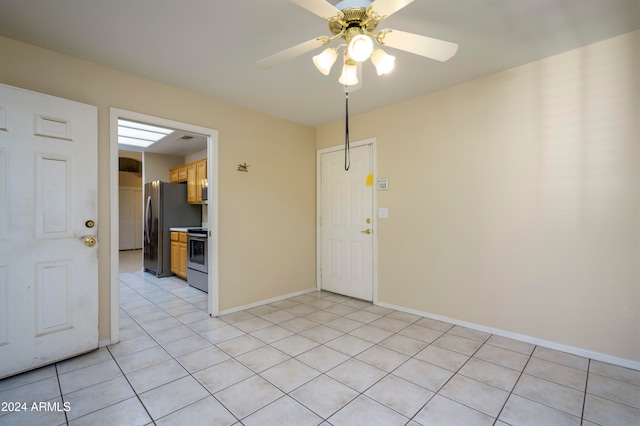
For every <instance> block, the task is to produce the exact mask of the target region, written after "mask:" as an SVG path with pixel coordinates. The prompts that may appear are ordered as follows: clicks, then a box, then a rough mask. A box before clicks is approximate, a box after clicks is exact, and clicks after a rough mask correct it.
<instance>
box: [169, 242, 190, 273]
mask: <svg viewBox="0 0 640 426" xmlns="http://www.w3.org/2000/svg"><path fill="white" fill-rule="evenodd" d="M171 272H172V273H174V274H176V276H177V277H180V278H182V279H183V280H186V279H187V233H186V232H176V231H171Z"/></svg>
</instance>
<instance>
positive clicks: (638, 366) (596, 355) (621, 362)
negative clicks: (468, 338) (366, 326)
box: [376, 302, 640, 371]
mask: <svg viewBox="0 0 640 426" xmlns="http://www.w3.org/2000/svg"><path fill="white" fill-rule="evenodd" d="M376 305H378V306H382V307H384V308H389V309H395V310H396V311H401V312H406V313H409V314H414V315H419V316H421V317H426V318H431V319H434V320H438V321H443V322H448V323H451V324H454V325H459V326H461V327H467V328H471V329H473V330H478V331H484V332H486V333H491V334H495V335H497V336H501V337H507V338H509V339H514V340H519V341H521V342H526V343H531V344H533V345H537V346H543V347H545V348H549V349H555V350H558V351H562V352H567V353H570V354H573V355H578V356H581V357H585V358H590V359H593V360H596V361H601V362H606V363H608V364H614V365H618V366H620V367H626V368H630V369H633V370H639V371H640V362H638V361H633V360H630V359H625V358H619V357H615V356H612V355H607V354H603V353H600V352H594V351H589V350H586V349H582V348H576V347H573V346H568V345H563V344H560V343H556V342H551V341H549V340H544V339H538V338H537V337H531V336H527V335H525V334H519V333H513V332H510V331H506V330H502V329H499V328H492V327H485V326H483V325H479V324H474V323H471V322H467V321H461V320H457V319H455V318H449V317H445V316H442V315H436V314H432V313H429V312H423V311H418V310H415V309H409V308H405V307H403V306H396V305H391V304H389V303H383V302H377V303H376Z"/></svg>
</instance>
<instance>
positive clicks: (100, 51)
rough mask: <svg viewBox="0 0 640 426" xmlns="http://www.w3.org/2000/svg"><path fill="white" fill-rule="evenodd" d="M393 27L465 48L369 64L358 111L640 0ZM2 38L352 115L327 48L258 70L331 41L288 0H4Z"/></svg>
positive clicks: (356, 97) (627, 26)
mask: <svg viewBox="0 0 640 426" xmlns="http://www.w3.org/2000/svg"><path fill="white" fill-rule="evenodd" d="M330 3H332V4H335V3H337V1H335V0H330ZM386 27H389V28H395V29H398V30H403V31H409V32H414V33H418V34H422V35H426V36H429V37H434V38H440V39H443V40H447V41H452V42H455V43H458V44H459V46H460V48H459V50H458V53H457V55H456V56H455V57H453V58H452V59H451V60H449V61H448V62H445V63H440V62H436V61H433V60H429V59H426V58H423V57H420V56H415V55H412V54H409V53H405V52H400V51H397V50H394V49H391V48H389V49H386V50H388V52H389V53H391V54H393V55H395V56H396V57H397V59H396V68H395V70H394V71H393V73H392V74H390V75H387V76H382V77H378V76H377V75H376V73H375V70H374V69H373V66H372V65H371V64H370V63H368V62H367V63H366V64H364V68H363V87H362V88H361V89H360V90H358V91H356V92H353V93H351V94H350V96H349V106H350V113H351V114H358V113H362V112H365V111H369V110H373V109H376V108H379V107H382V106H386V105H391V104H394V103H397V102H400V101H402V100H405V99H409V98H413V97H416V96H420V95H423V94H426V93H429V92H433V91H436V90H439V89H442V88H446V87H449V86H452V85H455V84H458V83H461V82H464V81H469V80H472V79H475V78H478V77H481V76H484V75H488V74H491V73H495V72H497V71H501V70H504V69H508V68H511V67H514V66H517V65H521V64H524V63H527V62H531V61H535V60H537V59H540V58H544V57H547V56H550V55H554V54H557V53H560V52H564V51H567V50H571V49H574V48H577V47H580V46H584V45H587V44H590V43H593V42H596V41H599V40H603V39H606V38H610V37H613V36H616V35H619V34H623V33H626V32H629V31H633V30H636V29H639V28H640V0H483V1H481V0H416V1H415V2H413V3H411V4H409V5H408V6H407V7H405V8H404V9H402V10H400V11H399V12H397V13H396V14H394V15H393V16H391V17H389V18H388V19H386V20H384V21H383V22H382V23H381V25H380V27H379V28H386ZM0 35H3V36H6V37H9V38H13V39H16V40H20V41H24V42H27V43H31V44H35V45H38V46H42V47H45V48H48V49H51V50H55V51H58V52H62V53H66V54H69V55H73V56H76V57H79V58H84V59H87V60H90V61H94V62H97V63H100V64H104V65H108V66H111V67H114V68H117V69H121V70H124V71H127V72H130V73H133V74H137V75H141V76H144V77H148V78H151V79H154V80H158V81H161V82H165V83H168V84H171V85H175V86H179V87H182V88H186V89H190V90H193V91H196V92H200V93H203V94H207V95H211V96H213V97H215V98H218V99H222V100H226V101H229V102H231V103H234V104H237V105H241V106H244V107H247V108H250V109H253V110H257V111H262V112H264V113H267V114H270V115H275V116H278V117H282V118H285V119H288V120H291V121H295V122H299V123H303V124H307V125H310V126H318V125H322V124H325V123H328V122H332V121H335V120H339V119H342V118H343V115H344V90H343V88H342V86H340V84H339V83H338V82H337V79H338V76H339V72H340V67H339V66H334V69H333V70H332V72H331V74H330V75H329V76H324V75H322V74H320V73H319V72H318V71H317V70H316V69H315V67H314V65H313V64H312V62H311V57H312V56H313V55H314V54H316V53H318V52H317V51H314V52H310V53H307V54H305V55H302V56H301V57H298V58H296V59H294V60H292V61H290V62H287V63H284V64H281V65H278V66H277V67H275V68H271V69H268V70H262V69H258V68H257V66H256V62H257V61H258V60H260V59H263V58H265V57H267V56H270V55H272V54H273V53H276V52H279V51H280V50H283V49H286V48H288V47H291V46H293V45H295V44H298V43H301V42H303V41H307V40H309V39H312V38H314V37H316V36H320V35H329V31H328V26H327V23H326V22H325V21H323V20H322V19H320V18H318V17H317V16H315V15H313V14H312V13H310V12H308V11H307V10H305V9H302V8H301V7H299V6H297V5H296V4H294V3H292V2H291V1H289V0H229V1H225V2H222V1H218V0H58V1H51V0H0ZM319 50H321V49H319Z"/></svg>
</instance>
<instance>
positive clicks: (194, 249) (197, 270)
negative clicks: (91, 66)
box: [187, 228, 209, 293]
mask: <svg viewBox="0 0 640 426" xmlns="http://www.w3.org/2000/svg"><path fill="white" fill-rule="evenodd" d="M208 234H209V230H208V229H206V228H189V229H188V230H187V283H188V284H189V285H190V286H192V287H195V288H197V289H198V290H202V291H204V292H207V293H208V292H209V255H208V252H209V250H208V245H209V244H208V240H207V237H208Z"/></svg>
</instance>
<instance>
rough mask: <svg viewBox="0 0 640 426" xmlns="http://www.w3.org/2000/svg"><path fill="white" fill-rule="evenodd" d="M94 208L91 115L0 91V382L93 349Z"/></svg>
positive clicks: (86, 108)
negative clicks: (92, 224)
mask: <svg viewBox="0 0 640 426" xmlns="http://www.w3.org/2000/svg"><path fill="white" fill-rule="evenodd" d="M97 199H98V197H97V109H96V108H95V107H93V106H90V105H84V104H80V103H77V102H72V101H68V100H65V99H60V98H55V97H52V96H47V95H43V94H39V93H35V92H31V91H27V90H23V89H18V88H15V87H11V86H6V85H1V84H0V378H3V377H6V376H10V375H12V374H16V373H19V372H22V371H26V370H29V369H32V368H36V367H38V366H41V365H46V364H50V363H52V362H55V361H58V360H61V359H64V358H69V357H71V356H74V355H77V354H79V353H83V352H86V351H89V350H91V349H95V348H97V347H98V256H97V253H98V246H97V243H96V242H95V240H97V237H96V234H97V227H96V226H93V227H91V222H88V221H93V223H94V224H95V222H96V221H97V211H98V210H97ZM92 238H93V239H94V240H92ZM92 243H93V245H92Z"/></svg>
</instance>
